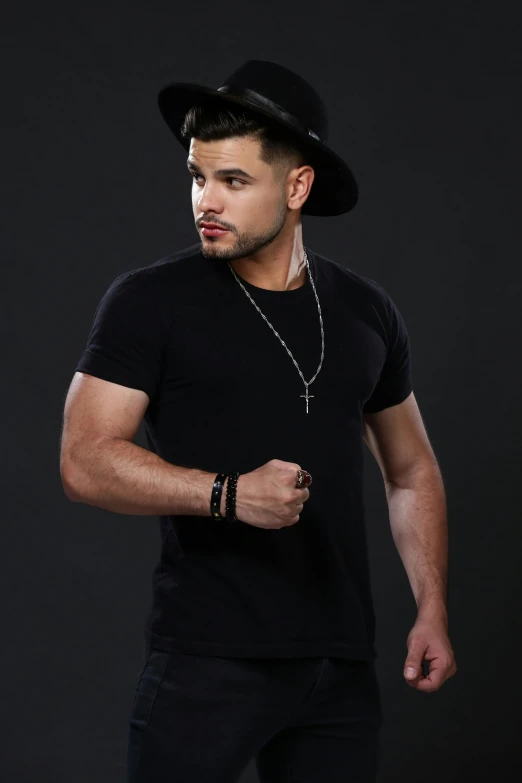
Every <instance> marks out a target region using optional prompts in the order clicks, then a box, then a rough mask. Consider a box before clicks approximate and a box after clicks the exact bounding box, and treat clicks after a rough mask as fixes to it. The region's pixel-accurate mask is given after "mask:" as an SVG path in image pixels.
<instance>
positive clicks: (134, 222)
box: [0, 1, 522, 783]
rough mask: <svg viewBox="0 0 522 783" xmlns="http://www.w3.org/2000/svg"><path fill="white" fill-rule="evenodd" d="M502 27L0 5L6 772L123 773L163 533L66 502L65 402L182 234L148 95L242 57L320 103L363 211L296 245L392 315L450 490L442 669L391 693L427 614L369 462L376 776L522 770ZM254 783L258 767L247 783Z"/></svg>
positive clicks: (293, 11)
mask: <svg viewBox="0 0 522 783" xmlns="http://www.w3.org/2000/svg"><path fill="white" fill-rule="evenodd" d="M12 5H13V4H12ZM511 9H513V12H516V11H515V9H516V4H508V3H487V4H486V3H481V2H471V1H470V2H453V3H449V2H436V3H435V2H424V3H418V2H381V3H375V2H364V3H362V2H359V3H353V4H352V3H341V2H337V3H332V2H321V3H320V4H319V5H317V4H313V5H307V4H305V3H296V4H294V3H286V4H285V3H277V4H274V9H273V10H271V8H270V7H269V6H267V5H266V4H265V3H259V2H258V3H248V4H247V3H244V2H237V1H235V2H227V3H221V4H215V3H213V4H207V5H204V4H201V3H193V4H185V5H183V6H181V7H180V6H175V4H174V3H172V2H170V3H167V2H155V3H154V2H153V3H147V4H145V3H141V4H138V3H133V4H129V3H124V2H109V3H107V2H104V3H101V2H96V3H94V4H93V3H92V2H90V3H88V4H87V3H82V4H79V3H72V4H60V3H56V2H50V3H49V2H48V3H45V4H43V3H23V4H17V5H16V8H14V7H11V9H10V11H9V13H8V14H7V18H6V15H5V14H4V21H3V26H2V27H3V29H2V52H3V54H4V58H5V60H4V66H3V69H2V76H3V88H2V105H3V109H4V123H3V125H4V128H3V134H4V141H3V144H2V152H3V158H4V161H3V171H4V177H3V179H4V185H6V186H7V187H6V191H5V199H4V202H5V203H4V215H5V217H6V229H7V231H6V234H5V241H4V243H3V246H4V264H3V265H2V270H3V279H4V281H7V284H6V285H4V286H3V292H2V293H3V296H2V300H3V301H2V313H3V316H4V328H3V343H4V346H5V347H6V348H7V351H6V352H4V362H3V367H4V376H3V383H2V391H3V395H4V405H3V407H4V413H5V418H4V433H5V436H4V439H3V440H4V444H5V457H6V461H5V467H4V470H3V471H2V472H3V476H4V487H3V493H2V494H3V497H4V517H3V524H2V534H3V535H2V538H3V543H2V553H3V564H2V569H1V574H2V579H3V591H2V596H3V612H2V615H3V617H2V620H3V623H2V625H3V633H2V645H1V649H2V659H3V663H2V667H1V672H2V683H1V694H2V697H1V700H0V701H1V703H2V709H1V719H2V726H1V727H0V728H1V734H0V736H1V738H2V739H1V743H2V745H3V748H2V752H1V754H0V755H1V758H2V761H1V762H0V764H1V766H2V767H3V770H2V771H0V774H1V776H2V777H3V779H4V780H6V781H16V782H17V783H25V781H38V783H43V782H44V781H52V783H71V781H74V783H83V781H85V782H86V783H87V781H88V782H89V783H90V782H91V781H93V780H96V781H99V783H102V781H107V782H109V781H110V782H111V783H115V782H116V781H123V769H124V764H125V753H126V733H127V718H128V714H129V711H130V708H131V705H132V699H133V693H134V688H135V683H136V677H137V673H138V670H139V668H140V666H141V659H142V651H143V641H142V633H143V626H144V621H145V615H146V612H147V611H148V607H149V601H150V588H151V581H150V580H151V574H152V570H153V567H154V565H155V562H156V559H157V557H158V555H159V532H158V523H157V521H156V520H155V518H153V517H131V516H127V515H118V514H113V513H110V512H106V511H103V510H101V509H97V508H94V507H89V506H86V505H83V504H72V503H71V502H69V501H68V500H67V498H66V497H65V495H64V493H63V490H62V485H61V480H60V473H59V438H60V427H61V417H62V411H63V404H64V400H65V395H66V393H67V389H68V386H69V383H70V381H71V379H72V374H73V370H74V367H75V364H76V362H77V360H78V358H79V356H80V354H81V352H82V351H83V348H84V345H85V342H86V339H87V336H88V332H89V330H90V326H91V322H92V317H93V314H94V309H95V307H96V305H97V303H98V301H99V299H100V297H101V296H102V294H103V293H104V291H105V290H106V288H107V287H108V285H109V283H110V282H111V281H112V280H113V279H114V277H115V276H116V275H118V274H119V273H121V272H123V271H125V270H128V269H133V268H136V267H139V266H144V265H147V264H149V263H152V262H153V261H155V260H156V259H158V258H160V257H161V256H163V255H165V254H167V253H169V252H172V251H174V250H177V249H180V248H182V247H185V246H187V245H189V244H192V243H193V242H196V241H197V240H198V235H197V232H196V230H195V227H194V221H193V216H192V211H191V204H190V178H189V177H188V175H187V174H186V172H185V160H186V154H185V153H184V151H183V150H182V148H181V146H180V145H179V144H178V143H177V142H176V140H175V139H174V137H173V136H172V135H171V133H170V131H169V130H168V128H167V126H166V125H165V123H164V121H163V119H162V118H161V116H160V114H159V111H158V109H157V105H156V94H157V92H158V90H159V88H160V87H162V86H163V85H164V84H165V83H167V82H169V81H175V80H176V81H177V80H179V81H192V82H199V83H203V84H209V85H211V86H214V87H218V86H219V85H220V84H221V83H222V80H224V79H225V77H226V75H227V74H229V73H230V72H231V71H232V70H234V69H235V68H237V67H238V66H239V65H240V64H241V63H242V62H243V61H245V60H247V59H252V58H256V59H273V60H276V61H278V62H280V63H281V64H282V65H286V66H288V67H289V68H292V69H294V70H296V71H297V72H299V73H300V74H301V75H302V76H304V77H305V78H306V79H309V80H310V81H311V82H312V84H313V85H314V86H315V87H316V88H317V89H318V90H319V92H320V93H321V94H322V95H323V97H324V99H325V102H326V104H327V107H328V110H329V114H330V125H331V132H330V137H329V143H330V145H331V146H332V147H333V148H334V149H335V150H336V151H337V152H338V153H339V154H340V155H342V156H343V157H344V158H345V159H346V160H347V162H349V164H350V165H351V166H352V168H353V171H354V173H355V176H356V178H357V180H358V182H359V185H360V201H359V204H358V205H357V207H356V208H355V210H354V211H353V212H351V213H349V214H347V215H344V216H339V217H336V218H313V217H306V216H304V217H303V235H304V239H305V243H306V244H308V245H310V246H311V247H312V248H313V249H316V250H317V251H318V252H320V253H322V254H324V255H326V256H328V257H330V258H332V259H334V260H336V261H338V262H339V263H341V264H343V265H345V266H347V267H349V268H351V269H353V270H355V271H356V272H358V273H360V274H363V275H366V276H369V277H371V278H373V279H375V280H377V281H378V282H379V283H380V284H381V285H383V286H384V287H385V288H386V289H387V291H388V292H389V293H390V295H391V296H392V297H393V298H394V300H395V302H396V303H397V305H398V306H399V308H400V310H401V312H402V314H403V317H404V319H405V321H406V324H407V327H408V330H409V333H410V338H411V343H412V360H413V385H414V392H415V395H416V398H417V401H418V403H419V406H420V409H421V413H422V415H423V418H424V422H425V425H426V428H427V430H428V434H429V436H430V439H431V442H432V444H433V447H434V449H435V453H436V455H437V457H438V460H439V464H440V466H441V470H442V473H443V476H444V480H445V487H446V492H447V498H448V510H449V523H450V601H449V608H450V637H451V641H452V643H453V646H454V649H455V653H456V661H457V665H458V672H457V674H456V675H455V676H454V677H453V678H451V679H450V680H449V681H447V682H446V683H445V684H444V685H443V686H442V688H441V689H440V690H439V691H437V692H436V693H432V694H424V693H420V692H417V691H415V690H413V689H412V688H410V687H409V686H408V685H407V684H406V682H405V681H404V679H403V675H402V670H403V663H404V659H405V655H406V637H407V634H408V632H409V630H410V628H411V627H412V625H413V623H414V621H415V609H416V607H415V602H414V599H413V595H412V593H411V590H410V587H409V583H408V581H407V577H406V573H405V571H404V568H403V566H402V563H401V560H400V558H399V555H398V553H397V551H396V549H395V547H394V544H393V540H392V537H391V531H390V527H389V522H388V516H387V507H386V500H385V495H384V487H383V483H382V479H381V476H380V472H379V469H378V467H377V465H376V463H375V462H374V460H373V458H372V456H371V454H370V452H369V451H368V450H366V449H365V451H366V455H367V471H368V473H367V490H366V495H367V508H368V530H369V543H370V556H371V566H372V580H373V586H374V598H375V605H376V613H377V649H378V653H379V657H378V661H377V666H378V673H379V677H380V682H381V687H382V693H383V702H384V710H385V727H384V729H383V760H382V767H381V772H380V777H379V780H380V781H381V782H384V781H397V780H401V781H409V780H411V781H415V782H416V783H417V781H419V780H423V781H424V783H432V782H433V783H439V781H440V780H441V779H443V780H445V781H447V783H449V782H450V781H452V782H453V781H459V783H461V782H462V781H468V780H469V781H472V780H473V781H490V780H491V779H492V777H493V776H495V777H496V778H497V779H499V780H506V779H508V774H507V773H508V771H509V772H510V777H509V779H514V778H515V777H517V775H516V772H515V767H520V762H519V761H518V753H516V742H515V740H516V739H518V737H519V732H518V731H517V726H516V724H517V721H516V718H518V711H519V704H520V695H521V687H520V678H519V676H518V670H517V668H516V655H517V653H518V642H519V639H520V610H521V604H520V593H521V587H520V583H521V580H520V573H519V568H518V566H519V557H520V541H521V534H520V529H521V528H520V523H521V508H522V492H521V483H522V482H521V480H520V470H521V462H522V461H521V417H520V348H519V346H520V339H521V336H522V335H521V320H520V313H521V304H520V303H521V274H520V259H521V253H520V241H519V240H520V225H519V219H520V217H519V215H520V206H521V199H520V189H519V181H520V162H521V153H520V138H521V131H522V127H521V103H520V94H521V93H520V90H521V78H520V77H521V68H520V66H521V55H520V39H519V29H520V28H519V25H518V24H517V20H516V19H515V17H514V15H512V11H511ZM327 339H328V337H327V335H326V340H327ZM347 361H349V357H347ZM137 442H138V443H139V444H140V445H142V446H144V445H145V441H144V438H143V430H140V433H139V436H138V439H137ZM256 780H257V776H256V773H255V770H254V768H253V765H251V766H249V767H248V769H247V770H246V771H245V773H244V778H243V779H242V783H248V782H253V781H256Z"/></svg>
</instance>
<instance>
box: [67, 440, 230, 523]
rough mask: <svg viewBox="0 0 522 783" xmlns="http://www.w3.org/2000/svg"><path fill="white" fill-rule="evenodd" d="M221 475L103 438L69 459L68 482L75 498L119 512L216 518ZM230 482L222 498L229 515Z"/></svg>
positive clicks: (70, 495)
mask: <svg viewBox="0 0 522 783" xmlns="http://www.w3.org/2000/svg"><path fill="white" fill-rule="evenodd" d="M216 473H217V471H216ZM216 473H208V472H206V471H203V470H198V469H196V468H184V467H179V466H177V465H172V464H171V463H169V462H166V461H165V460H164V459H162V458H161V457H159V456H158V455H157V454H155V453H154V452H152V451H148V450H147V449H144V448H142V447H141V446H138V445H136V444H135V443H132V442H131V441H127V440H123V439H121V438H102V439H98V440H95V441H91V442H90V443H89V444H83V445H82V447H81V450H80V449H78V450H77V453H76V455H75V456H74V457H70V458H69V461H68V464H67V466H66V468H65V470H64V475H66V476H67V480H66V481H65V480H64V478H63V477H62V480H63V482H64V489H65V491H66V494H67V497H68V498H69V499H70V500H73V501H77V502H83V503H87V504H89V505H92V506H99V507H100V508H104V509H107V510H108V511H115V512H116V513H119V514H133V515H144V516H155V515H168V514H173V515H176V514H182V515H185V514H194V515H200V516H210V497H211V494H212V486H213V483H214V479H215V477H216ZM227 480H228V479H227ZM226 485H227V481H225V486H224V488H223V493H222V496H221V509H220V510H221V513H222V514H223V516H224V515H225V500H226Z"/></svg>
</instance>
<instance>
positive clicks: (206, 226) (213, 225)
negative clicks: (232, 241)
mask: <svg viewBox="0 0 522 783" xmlns="http://www.w3.org/2000/svg"><path fill="white" fill-rule="evenodd" d="M199 225H200V226H201V227H202V228H218V229H219V230H220V231H227V229H226V228H223V226H218V224H217V223H200V224H199Z"/></svg>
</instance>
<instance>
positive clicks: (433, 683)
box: [415, 666, 446, 693]
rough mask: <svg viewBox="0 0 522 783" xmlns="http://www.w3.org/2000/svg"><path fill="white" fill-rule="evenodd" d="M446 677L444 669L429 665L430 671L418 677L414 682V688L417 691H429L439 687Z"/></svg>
mask: <svg viewBox="0 0 522 783" xmlns="http://www.w3.org/2000/svg"><path fill="white" fill-rule="evenodd" d="M445 679H446V671H445V669H444V668H442V667H436V666H435V667H433V666H432V667H430V671H429V672H428V674H427V675H426V676H425V677H422V678H420V679H419V680H418V681H417V682H416V683H415V688H416V689H417V690H419V691H425V692H426V693H430V692H431V691H436V690H438V689H439V688H440V686H441V685H442V683H443V682H444V681H445Z"/></svg>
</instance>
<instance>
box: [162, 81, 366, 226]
mask: <svg viewBox="0 0 522 783" xmlns="http://www.w3.org/2000/svg"><path fill="white" fill-rule="evenodd" d="M202 102H208V103H214V104H223V105H226V104H227V103H228V104H235V105H240V106H244V107H245V108H247V109H248V110H249V111H253V112H255V113H256V114H259V115H260V116H261V117H266V118H267V119H269V120H270V121H272V123H275V124H276V125H280V126H281V127H282V128H283V129H285V131H287V132H289V134H290V136H291V137H292V136H294V137H295V142H296V145H297V146H298V147H299V148H300V149H301V150H302V151H303V154H304V155H305V156H306V157H307V161H308V163H309V165H310V166H312V168H313V169H314V175H315V176H314V181H313V184H312V187H311V189H310V193H309V195H308V198H307V199H306V201H305V203H304V204H303V206H302V209H301V214H303V215H317V216H323V217H324V216H328V215H330V216H334V215H343V214H344V213H346V212H349V211H350V210H351V209H353V208H354V206H355V205H356V203H357V200H358V197H359V187H358V185H357V182H356V180H355V177H354V175H353V173H352V171H351V169H350V168H349V167H348V165H347V164H346V163H345V161H344V160H343V159H342V158H341V157H340V156H339V155H337V154H336V153H335V152H334V151H333V150H332V149H330V148H329V147H327V146H326V145H325V144H323V142H321V141H319V140H318V139H315V138H314V137H313V136H310V135H309V134H308V133H306V132H305V131H304V130H303V131H300V130H298V129H296V128H295V127H294V125H292V124H291V123H289V122H287V121H286V120H285V119H284V118H282V117H279V116H278V115H276V114H274V113H273V112H272V111H270V110H268V109H266V110H265V109H264V108H262V107H260V106H259V105H257V104H255V103H252V102H251V101H249V100H248V98H245V97H238V96H235V95H231V94H228V93H223V92H219V91H218V90H215V89H212V88H211V87H206V86H204V85H199V84H189V83H186V82H173V83H172V84H168V85H166V86H165V87H163V88H162V89H161V90H160V92H159V93H158V107H159V110H160V112H161V115H162V117H163V119H164V120H165V122H166V123H167V125H168V127H169V128H170V130H171V131H172V133H173V134H174V136H175V137H176V138H177V140H178V141H179V143H180V144H181V145H182V147H183V148H184V149H185V150H187V152H188V151H189V149H190V139H184V138H183V137H182V136H181V133H180V132H181V125H182V123H183V120H184V119H185V115H186V113H187V111H188V110H189V109H190V107H191V106H193V105H194V104H195V103H202ZM285 135H288V133H287V134H285Z"/></svg>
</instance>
